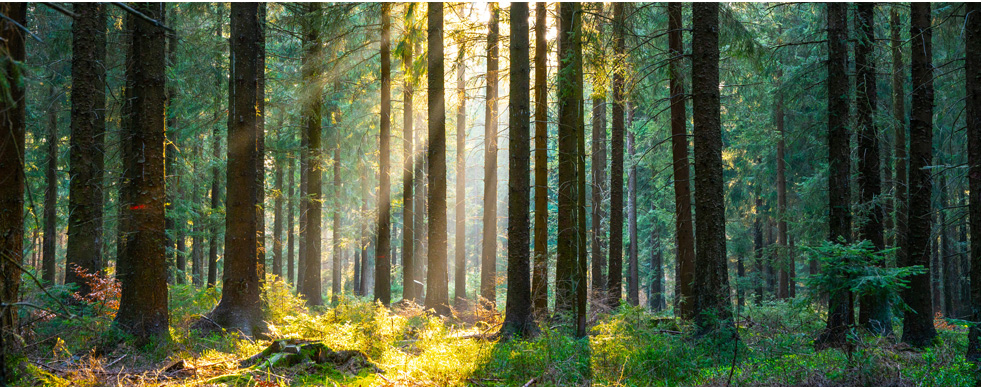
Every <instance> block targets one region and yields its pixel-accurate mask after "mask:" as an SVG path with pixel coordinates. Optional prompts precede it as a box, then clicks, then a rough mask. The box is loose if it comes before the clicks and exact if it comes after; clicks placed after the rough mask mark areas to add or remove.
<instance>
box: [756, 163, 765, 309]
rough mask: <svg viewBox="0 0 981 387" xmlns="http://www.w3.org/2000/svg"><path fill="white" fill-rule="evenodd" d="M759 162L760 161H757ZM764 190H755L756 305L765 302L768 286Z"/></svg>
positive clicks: (757, 187)
mask: <svg viewBox="0 0 981 387" xmlns="http://www.w3.org/2000/svg"><path fill="white" fill-rule="evenodd" d="M757 161H759V160H757ZM762 190H763V188H762V187H760V186H759V185H757V186H756V187H755V189H754V195H755V196H756V198H755V206H754V208H753V261H754V262H753V267H754V269H755V271H756V278H754V280H755V281H754V282H756V305H759V304H760V303H762V302H763V297H764V293H763V290H764V289H763V286H764V285H765V284H766V275H765V273H764V271H763V266H764V260H765V255H764V251H763V250H764V248H763V220H764V218H765V217H766V215H765V214H764V212H765V207H763V196H762V195H761V194H760V191H762Z"/></svg>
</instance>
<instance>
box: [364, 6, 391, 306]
mask: <svg viewBox="0 0 981 387" xmlns="http://www.w3.org/2000/svg"><path fill="white" fill-rule="evenodd" d="M390 12H391V5H390V4H387V3H386V4H382V10H381V22H382V30H381V123H380V129H379V131H378V154H379V155H380V157H381V162H380V164H379V171H378V234H377V235H378V245H377V247H376V249H375V276H376V277H375V301H380V302H381V303H382V305H386V306H387V305H388V304H389V303H391V302H392V262H391V257H390V256H389V255H388V253H389V251H390V250H391V248H392V247H391V245H392V239H391V238H392V231H391V227H392V214H391V212H392V199H391V196H390V195H391V193H392V188H391V183H390V182H389V177H390V173H391V172H389V169H391V165H392V155H391V153H392V150H391V145H389V144H390V143H391V137H392V58H391V56H392V54H391V43H390V42H389V40H390V39H391V38H390V35H391V32H390V31H391V29H392V21H391V17H390V16H389V14H390ZM358 290H360V291H361V293H364V291H365V289H364V288H361V287H359V289H358Z"/></svg>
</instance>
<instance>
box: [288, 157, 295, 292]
mask: <svg viewBox="0 0 981 387" xmlns="http://www.w3.org/2000/svg"><path fill="white" fill-rule="evenodd" d="M286 163H287V165H289V167H288V171H287V173H289V175H290V179H289V183H288V184H289V187H288V188H287V189H286V197H287V201H286V282H287V283H289V284H294V283H296V271H295V266H294V265H295V264H296V262H295V256H294V253H293V248H294V246H295V244H294V241H295V236H294V234H296V231H295V230H294V228H293V219H295V216H296V215H295V212H293V203H294V201H293V186H294V185H295V184H296V169H295V168H294V167H293V166H294V165H295V164H294V163H293V159H292V158H291V157H287V159H286Z"/></svg>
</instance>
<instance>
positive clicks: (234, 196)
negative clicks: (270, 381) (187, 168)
mask: <svg viewBox="0 0 981 387" xmlns="http://www.w3.org/2000/svg"><path fill="white" fill-rule="evenodd" d="M231 9H232V13H231V39H230V45H231V55H232V57H233V58H237V59H236V60H234V61H232V63H231V67H230V71H231V74H230V76H229V85H228V90H229V95H230V101H231V104H230V105H229V109H228V115H229V117H228V172H227V174H226V179H227V181H228V187H239V188H238V189H229V190H228V192H227V194H226V197H227V199H228V202H227V212H228V215H227V216H226V217H225V251H226V254H225V265H224V275H223V276H222V281H223V284H222V292H221V294H222V296H221V301H220V302H219V303H218V306H216V307H215V309H214V310H212V311H211V313H210V314H209V318H208V319H202V320H201V321H200V322H198V323H197V324H196V326H197V327H199V328H200V329H201V330H202V331H205V332H207V331H211V330H215V329H221V328H224V329H226V330H228V331H239V332H241V333H242V334H244V335H247V336H252V335H256V334H259V333H261V332H264V331H265V330H266V327H265V326H264V323H263V322H262V314H261V309H260V302H259V293H260V288H259V271H258V267H257V266H258V259H257V258H256V255H257V254H259V250H258V246H259V242H258V237H259V236H258V235H259V234H258V232H257V226H258V221H257V219H256V216H254V212H255V211H256V205H257V203H256V201H257V200H258V197H257V195H256V189H255V184H257V183H258V179H257V178H256V177H255V175H256V174H257V173H259V171H258V168H257V167H258V164H257V163H256V161H255V160H256V158H259V157H262V156H261V155H260V154H259V148H258V146H257V143H258V141H259V135H258V131H259V126H258V121H259V120H261V119H262V117H257V116H256V108H255V106H256V99H257V98H258V97H259V92H258V90H257V89H258V83H259V82H258V81H257V80H258V77H259V72H260V71H262V69H261V68H260V67H259V60H258V56H259V55H258V54H259V46H260V45H261V44H262V43H263V42H262V35H261V34H260V33H259V29H260V27H259V24H260V23H264V20H262V19H261V16H260V13H259V7H258V5H257V4H256V3H234V4H232V8H231ZM215 325H217V326H215Z"/></svg>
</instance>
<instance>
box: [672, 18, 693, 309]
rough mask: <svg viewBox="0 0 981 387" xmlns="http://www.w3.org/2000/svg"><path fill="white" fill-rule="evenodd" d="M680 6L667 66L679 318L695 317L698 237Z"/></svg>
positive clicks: (676, 293)
mask: <svg viewBox="0 0 981 387" xmlns="http://www.w3.org/2000/svg"><path fill="white" fill-rule="evenodd" d="M681 7H682V4H681V3H668V50H669V52H670V56H671V60H670V62H668V73H669V74H670V80H669V88H670V91H671V157H672V159H673V169H674V201H675V205H674V206H675V220H674V231H675V239H676V245H677V257H678V259H677V264H676V265H675V269H676V274H675V278H676V282H675V283H676V288H675V310H676V311H677V312H676V313H677V314H678V316H679V317H681V318H684V319H690V318H692V317H694V309H693V305H694V303H693V302H694V293H692V283H693V282H694V281H695V235H694V230H693V229H692V214H691V186H690V184H691V183H690V177H689V173H690V172H689V166H688V131H687V129H686V122H687V121H688V118H687V112H686V108H685V86H684V81H683V80H682V79H681V60H682V59H683V58H684V56H683V50H684V43H683V41H682V38H681V29H682V25H681V20H682V19H681Z"/></svg>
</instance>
